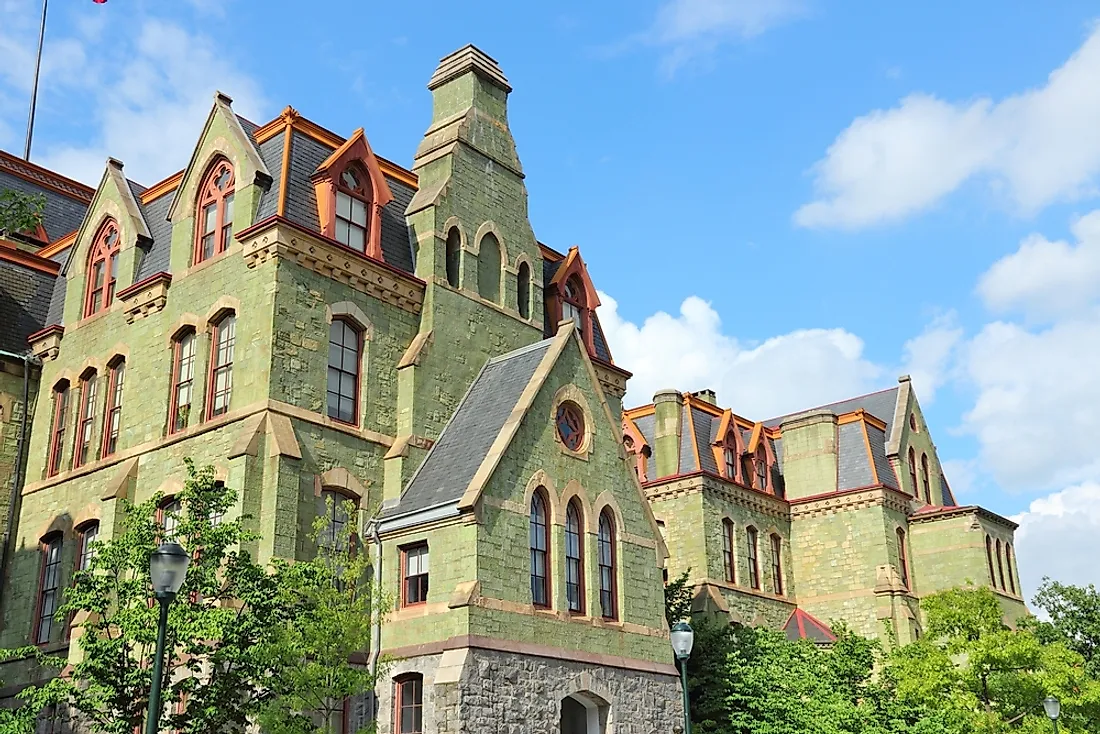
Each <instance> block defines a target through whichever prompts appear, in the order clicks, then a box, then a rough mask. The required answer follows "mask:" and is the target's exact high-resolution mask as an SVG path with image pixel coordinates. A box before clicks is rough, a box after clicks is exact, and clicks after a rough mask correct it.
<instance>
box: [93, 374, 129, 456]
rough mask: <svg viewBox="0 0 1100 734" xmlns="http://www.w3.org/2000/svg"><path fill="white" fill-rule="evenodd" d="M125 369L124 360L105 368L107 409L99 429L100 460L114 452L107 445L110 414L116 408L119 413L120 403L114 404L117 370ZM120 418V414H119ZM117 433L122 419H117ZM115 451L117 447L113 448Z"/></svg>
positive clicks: (124, 387) (123, 386)
mask: <svg viewBox="0 0 1100 734" xmlns="http://www.w3.org/2000/svg"><path fill="white" fill-rule="evenodd" d="M120 367H121V368H122V369H123V370H125V369H126V359H125V358H119V359H116V360H114V362H113V363H112V364H109V365H108V367H107V409H106V410H105V411H104V412H103V428H102V429H101V431H100V432H101V433H102V435H101V436H100V449H99V455H100V457H101V458H103V457H106V456H110V455H111V454H113V453H114V451H112V450H110V449H109V447H108V443H110V438H111V413H112V412H114V410H115V409H116V408H117V409H119V410H120V411H121V408H122V402H121V401H119V402H118V403H117V404H116V403H115V392H116V391H117V389H118V374H119V368H120ZM122 389H123V390H125V389H126V383H125V382H123V384H122ZM120 416H121V413H120ZM119 433H120V434H121V433H122V418H121V417H120V418H119ZM115 448H116V449H117V446H116V447H115Z"/></svg>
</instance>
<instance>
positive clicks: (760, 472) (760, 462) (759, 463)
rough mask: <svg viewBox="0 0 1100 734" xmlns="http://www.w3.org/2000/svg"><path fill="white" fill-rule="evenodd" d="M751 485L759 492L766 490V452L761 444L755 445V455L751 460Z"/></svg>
mask: <svg viewBox="0 0 1100 734" xmlns="http://www.w3.org/2000/svg"><path fill="white" fill-rule="evenodd" d="M752 464H753V466H752V468H753V486H755V487H756V489H759V490H760V491H761V492H767V491H768V452H767V449H765V448H764V445H763V444H760V445H759V446H757V447H756V455H755V456H754V457H753V460H752ZM757 483H759V485H758V484H757Z"/></svg>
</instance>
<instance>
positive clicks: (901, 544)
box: [895, 528, 912, 590]
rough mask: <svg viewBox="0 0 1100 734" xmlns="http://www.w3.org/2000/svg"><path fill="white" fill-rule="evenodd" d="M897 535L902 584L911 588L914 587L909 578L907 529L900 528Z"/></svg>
mask: <svg viewBox="0 0 1100 734" xmlns="http://www.w3.org/2000/svg"><path fill="white" fill-rule="evenodd" d="M895 536H896V538H897V541H898V571H899V572H900V573H901V585H902V586H904V587H905V588H906V590H909V589H911V588H912V587H911V586H910V578H909V551H908V549H907V548H906V545H905V530H904V529H902V528H898V529H897V530H896V531H895Z"/></svg>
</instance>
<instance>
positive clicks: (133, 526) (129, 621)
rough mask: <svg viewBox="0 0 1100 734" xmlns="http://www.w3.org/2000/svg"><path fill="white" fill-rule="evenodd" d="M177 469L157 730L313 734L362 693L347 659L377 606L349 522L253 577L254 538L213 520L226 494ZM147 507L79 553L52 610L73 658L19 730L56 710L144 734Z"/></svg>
mask: <svg viewBox="0 0 1100 734" xmlns="http://www.w3.org/2000/svg"><path fill="white" fill-rule="evenodd" d="M186 465H187V481H186V483H185V485H184V488H183V490H182V491H181V492H180V494H179V495H177V499H178V500H179V502H180V508H181V509H180V512H179V515H178V516H175V517H171V519H173V520H175V529H174V531H173V533H172V537H171V538H170V539H172V540H175V541H176V542H178V543H180V544H181V545H183V546H184V548H186V549H187V550H188V551H189V552H190V553H191V555H192V561H191V566H190V568H189V569H188V572H187V576H186V579H185V581H184V585H183V587H182V589H181V590H180V593H179V595H178V597H177V598H176V600H175V601H174V602H173V603H172V605H171V607H170V609H169V615H168V628H167V630H168V631H167V637H166V650H167V654H166V661H165V666H164V679H163V682H162V683H163V702H164V710H163V712H162V714H161V727H162V728H164V729H169V730H172V731H178V732H180V734H199V733H200V732H202V733H204V734H205V733H207V732H229V731H246V730H248V727H249V725H250V724H251V723H252V722H255V721H259V720H262V721H263V722H264V724H265V728H267V730H269V731H271V732H276V733H277V734H319V733H320V732H324V731H326V730H327V729H328V728H329V726H328V723H327V719H328V716H327V714H328V713H329V711H328V710H327V709H332V708H334V707H335V706H336V705H337V704H336V703H333V702H342V701H343V700H344V698H345V697H347V696H351V695H356V694H361V693H365V692H368V691H371V690H373V687H374V679H373V676H372V675H371V673H370V671H369V670H367V669H366V668H364V667H362V666H361V665H356V664H353V663H351V662H349V658H351V657H352V656H353V655H354V654H355V653H360V652H362V651H364V650H366V649H367V648H368V646H369V641H370V620H371V618H372V616H373V615H374V614H376V613H377V612H378V611H379V609H380V608H381V605H382V602H383V600H382V599H381V598H380V596H379V594H378V592H377V590H376V589H373V588H371V584H370V581H369V579H368V575H367V573H366V570H367V565H366V564H367V561H366V554H362V553H357V548H356V543H355V538H354V536H353V535H352V534H351V527H350V526H351V524H350V523H349V527H348V528H347V530H346V531H345V533H344V535H343V536H342V537H341V538H340V539H338V540H337V542H336V543H335V544H333V547H331V548H329V549H327V550H323V551H322V552H319V553H318V554H317V556H316V558H314V559H312V560H309V561H301V562H298V563H292V562H287V561H273V562H272V563H271V564H270V565H269V566H267V567H264V566H262V565H260V564H258V563H256V562H255V561H254V560H253V559H252V558H251V556H250V555H249V554H248V553H247V552H246V551H244V550H242V544H244V545H248V544H249V543H250V542H252V541H255V540H257V536H256V535H255V534H253V533H251V532H249V531H247V530H245V529H244V526H243V524H242V521H244V520H246V519H247V518H240V519H224V518H223V516H224V515H225V514H226V513H227V512H228V511H229V509H230V508H231V507H233V505H234V503H235V502H236V499H237V495H236V492H234V491H233V490H231V489H228V488H226V487H224V486H223V485H222V484H221V483H220V482H215V480H214V472H213V468H212V467H205V468H203V469H196V468H195V466H194V465H193V464H192V463H191V462H190V461H187V462H186ZM161 499H162V498H161V496H160V495H159V494H158V495H157V496H154V497H152V498H150V499H149V500H148V501H146V502H144V503H141V504H138V505H131V504H127V503H124V514H125V519H124V521H123V523H122V527H121V528H120V532H116V533H115V535H114V537H113V538H112V539H110V540H107V541H104V542H97V543H96V544H95V545H94V546H93V548H92V551H93V556H92V559H91V561H90V563H89V568H88V570H86V571H83V572H79V573H77V574H76V576H75V579H74V583H73V585H72V588H71V589H70V590H69V591H68V593H67V594H66V597H65V600H64V603H63V604H62V605H61V606H60V608H59V609H58V613H57V614H58V619H59V620H69V619H72V620H74V621H75V622H76V623H77V624H79V625H81V628H80V629H81V632H80V633H79V638H78V639H79V650H80V653H79V656H78V658H77V660H76V662H75V664H74V666H73V668H72V672H71V675H69V676H68V677H64V678H61V677H59V678H55V679H54V680H52V681H50V682H49V683H47V684H45V685H44V686H42V687H32V688H29V689H27V690H25V691H24V692H23V693H21V694H20V698H21V699H22V700H23V702H24V706H23V707H22V709H21V710H19V711H18V712H17V713H19V715H21V716H23V717H24V719H26V718H27V717H28V716H29V715H33V714H35V713H37V712H38V711H41V710H42V709H43V708H45V707H49V706H60V707H61V708H67V709H69V710H71V711H74V712H75V713H76V715H77V716H79V718H81V719H82V720H83V722H84V723H85V725H86V726H88V727H89V728H90V729H91V731H93V732H96V734H132V733H133V731H134V730H135V727H141V729H142V730H143V729H144V721H145V715H146V707H147V704H148V697H149V689H150V683H151V665H150V664H149V661H150V657H151V655H152V653H153V650H154V647H155V643H156V632H157V620H158V611H159V610H158V609H157V606H156V604H154V603H153V602H152V588H151V582H150V579H149V570H148V569H149V557H150V554H151V553H152V552H153V551H154V550H155V549H156V547H157V546H158V544H159V543H160V542H161V540H162V539H163V538H164V536H165V530H164V527H163V526H162V524H161V523H158V522H157V507H158V504H159V503H160V502H161ZM75 634H76V633H74V636H75ZM13 715H14V714H13ZM11 731H19V729H15V728H13V729H11ZM22 731H26V732H30V731H32V729H30V728H26V729H22Z"/></svg>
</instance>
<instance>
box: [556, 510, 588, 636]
mask: <svg viewBox="0 0 1100 734" xmlns="http://www.w3.org/2000/svg"><path fill="white" fill-rule="evenodd" d="M570 518H575V520H576V529H575V530H570V527H569V526H570ZM564 531H565V565H564V568H563V569H562V570H563V571H564V572H565V608H566V611H568V612H569V613H570V614H578V615H583V614H584V613H585V610H586V609H587V606H588V605H587V604H586V603H585V602H586V601H587V599H586V598H585V596H586V594H585V588H584V586H585V585H584V512H583V511H582V510H581V506H580V502H578V501H577V498H576V497H574V498H573V499H571V500H569V503H568V504H567V505H566V506H565V526H564ZM570 535H575V536H576V547H577V553H576V555H570V550H569V536H570ZM571 568H575V570H576V576H577V581H576V583H574V584H571V583H570V582H569V574H570V569H571ZM570 587H575V588H576V594H577V600H576V606H574V604H573V601H572V600H570V598H569V589H570Z"/></svg>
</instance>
